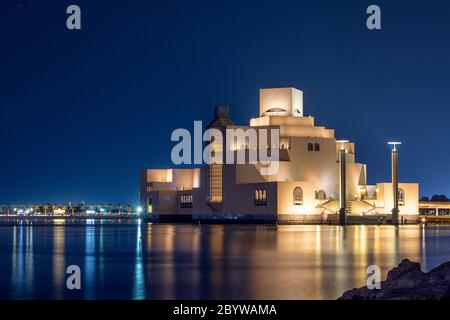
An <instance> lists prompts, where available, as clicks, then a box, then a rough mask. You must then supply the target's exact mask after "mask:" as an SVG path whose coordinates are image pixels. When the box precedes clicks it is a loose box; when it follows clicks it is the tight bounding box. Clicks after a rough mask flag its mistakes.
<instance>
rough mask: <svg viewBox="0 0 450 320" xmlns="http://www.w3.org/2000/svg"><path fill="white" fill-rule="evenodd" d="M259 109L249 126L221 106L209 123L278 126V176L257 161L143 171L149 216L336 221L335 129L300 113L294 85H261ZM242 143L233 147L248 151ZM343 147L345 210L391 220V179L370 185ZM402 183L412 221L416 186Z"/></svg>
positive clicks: (405, 211)
mask: <svg viewBox="0 0 450 320" xmlns="http://www.w3.org/2000/svg"><path fill="white" fill-rule="evenodd" d="M259 110H260V112H259V114H260V116H259V117H258V118H254V119H251V120H250V125H249V126H237V125H234V124H233V123H232V121H231V120H230V119H229V118H228V110H227V109H226V108H224V107H221V108H219V109H218V110H216V118H215V119H214V121H213V122H212V123H211V124H210V127H214V128H218V129H220V130H224V129H226V128H234V129H236V128H242V129H243V130H247V129H248V128H255V129H260V128H266V129H279V132H280V138H279V151H280V157H279V158H280V159H279V170H278V172H277V173H276V174H273V175H262V174H261V170H260V165H259V164H223V165H217V164H216V165H214V164H213V165H205V166H203V167H201V168H197V169H149V170H144V171H143V172H142V173H141V201H142V202H143V203H145V204H146V212H147V215H148V217H149V218H151V219H154V220H155V221H157V220H160V221H164V220H165V219H167V220H180V221H190V220H214V219H218V220H253V221H275V220H276V221H278V222H335V221H337V220H336V219H337V212H338V210H339V201H338V199H339V163H338V150H339V148H340V144H339V143H337V142H336V138H335V134H334V130H333V129H328V128H325V127H323V126H316V125H315V123H314V118H313V117H311V116H304V113H303V92H302V91H300V90H297V89H294V88H276V89H261V90H260V107H259ZM346 138H347V137H346ZM380 143H384V142H380ZM246 144H247V142H244V143H243V145H239V146H235V148H244V149H245V148H248V145H246ZM344 147H345V149H346V181H347V183H346V198H347V215H348V216H349V217H350V218H352V217H353V218H354V221H358V219H361V218H362V217H363V218H367V219H369V220H370V219H372V220H373V221H378V222H379V221H380V219H381V218H382V219H385V220H386V221H387V220H389V215H390V212H391V210H392V208H393V194H392V193H393V192H392V184H391V183H378V184H376V185H367V166H366V164H363V163H358V162H356V161H355V144H354V143H352V142H348V143H345V145H344ZM387 167H389V166H387ZM399 188H400V195H399V197H400V201H399V202H400V215H401V217H402V218H403V219H409V220H410V221H413V220H414V219H415V217H416V216H417V214H418V212H419V207H418V205H419V201H418V199H419V186H418V184H416V183H400V184H399ZM350 222H351V220H350Z"/></svg>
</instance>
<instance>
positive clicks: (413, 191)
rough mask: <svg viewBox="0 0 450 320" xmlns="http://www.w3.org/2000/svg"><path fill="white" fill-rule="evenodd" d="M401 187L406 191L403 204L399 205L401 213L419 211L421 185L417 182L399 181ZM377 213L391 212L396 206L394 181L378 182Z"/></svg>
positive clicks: (406, 213) (416, 212) (413, 213)
mask: <svg viewBox="0 0 450 320" xmlns="http://www.w3.org/2000/svg"><path fill="white" fill-rule="evenodd" d="M398 187H399V189H403V191H404V192H405V201H404V205H403V206H399V210H400V215H417V214H418V213H419V185H418V184H417V183H399V184H398ZM376 207H377V213H380V214H391V210H392V208H393V207H394V199H393V189H392V183H377V201H376Z"/></svg>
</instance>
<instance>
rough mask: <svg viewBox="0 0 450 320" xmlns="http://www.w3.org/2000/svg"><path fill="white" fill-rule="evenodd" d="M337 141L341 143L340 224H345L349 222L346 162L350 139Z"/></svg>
mask: <svg viewBox="0 0 450 320" xmlns="http://www.w3.org/2000/svg"><path fill="white" fill-rule="evenodd" d="M336 142H337V143H340V144H341V148H340V149H339V224H340V225H341V226H345V225H346V224H347V214H346V212H345V211H346V198H345V197H346V179H345V175H346V170H345V169H346V168H345V167H346V163H345V160H346V159H345V144H346V143H348V142H349V141H348V140H336Z"/></svg>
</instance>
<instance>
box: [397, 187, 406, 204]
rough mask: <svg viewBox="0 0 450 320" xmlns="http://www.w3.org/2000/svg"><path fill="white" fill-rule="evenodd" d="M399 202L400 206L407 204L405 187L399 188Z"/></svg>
mask: <svg viewBox="0 0 450 320" xmlns="http://www.w3.org/2000/svg"><path fill="white" fill-rule="evenodd" d="M398 204H399V205H400V206H404V205H405V191H404V190H403V189H398Z"/></svg>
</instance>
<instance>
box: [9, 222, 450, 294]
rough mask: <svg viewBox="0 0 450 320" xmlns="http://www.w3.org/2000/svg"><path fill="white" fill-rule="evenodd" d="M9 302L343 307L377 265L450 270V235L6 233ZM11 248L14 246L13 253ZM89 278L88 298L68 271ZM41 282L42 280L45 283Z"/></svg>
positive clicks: (176, 228)
mask: <svg viewBox="0 0 450 320" xmlns="http://www.w3.org/2000/svg"><path fill="white" fill-rule="evenodd" d="M0 238H1V243H2V244H3V245H2V247H0V249H1V251H0V255H1V256H2V257H5V259H2V261H10V263H6V264H5V263H3V264H1V266H0V271H1V273H0V284H2V285H1V287H0V291H1V292H0V296H1V297H5V298H12V299H30V298H33V299H46V298H51V299H71V298H85V299H335V298H337V297H338V296H340V295H341V294H342V292H344V291H345V290H347V289H349V288H353V287H357V286H362V285H364V284H365V282H366V279H367V273H366V269H367V267H368V266H369V265H371V264H376V265H378V266H380V268H381V271H382V273H383V275H382V277H385V276H386V273H387V271H388V270H389V269H390V268H392V267H393V266H395V265H396V264H397V263H398V262H399V261H400V260H401V259H403V258H409V259H411V260H415V261H419V262H421V263H422V266H423V268H424V269H426V270H429V269H431V268H433V267H435V266H436V265H438V264H439V263H441V262H443V261H447V260H450V227H446V226H435V227H433V226H429V227H423V226H402V227H399V228H395V227H391V226H349V227H346V228H342V227H339V226H220V225H217V226H203V225H202V226H199V225H154V224H140V223H135V222H123V223H115V224H114V223H109V222H108V223H107V222H104V221H90V222H89V223H86V222H79V223H60V222H57V223H55V224H40V225H36V224H32V223H28V224H22V223H18V224H15V225H8V226H5V225H1V224H0ZM5 244H7V245H5ZM70 264H77V265H79V266H80V267H81V269H82V284H83V285H82V290H81V292H80V293H78V295H77V294H76V293H74V292H70V291H68V289H67V288H66V286H65V282H66V277H67V275H66V274H65V270H66V268H67V266H68V265H70ZM34 275H39V276H38V277H35V276H34Z"/></svg>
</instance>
